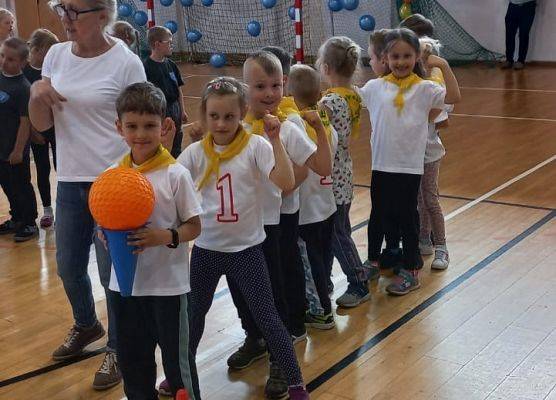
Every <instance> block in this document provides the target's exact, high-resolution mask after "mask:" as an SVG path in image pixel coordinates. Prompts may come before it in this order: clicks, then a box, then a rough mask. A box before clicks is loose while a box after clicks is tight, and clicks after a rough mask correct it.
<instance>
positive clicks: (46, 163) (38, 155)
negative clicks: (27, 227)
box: [31, 130, 56, 207]
mask: <svg viewBox="0 0 556 400" xmlns="http://www.w3.org/2000/svg"><path fill="white" fill-rule="evenodd" d="M41 135H42V136H43V137H44V140H45V143H44V144H35V143H31V150H32V151H33V158H34V160H35V168H36V169H37V186H38V187H39V193H40V195H41V201H42V206H43V207H50V206H51V205H52V199H51V196H50V156H49V151H48V148H49V147H50V148H52V161H53V164H54V170H56V139H55V137H54V131H53V130H50V131H46V132H43V133H41Z"/></svg>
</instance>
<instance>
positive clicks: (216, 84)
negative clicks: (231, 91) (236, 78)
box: [210, 81, 222, 90]
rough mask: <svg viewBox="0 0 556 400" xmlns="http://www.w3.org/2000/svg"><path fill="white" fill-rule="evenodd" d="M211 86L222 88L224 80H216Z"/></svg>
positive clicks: (216, 88)
mask: <svg viewBox="0 0 556 400" xmlns="http://www.w3.org/2000/svg"><path fill="white" fill-rule="evenodd" d="M210 87H211V88H212V89H214V90H220V88H222V81H216V82H214V83H212V84H211V85H210Z"/></svg>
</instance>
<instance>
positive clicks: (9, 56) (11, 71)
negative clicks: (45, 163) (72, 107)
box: [0, 38, 38, 242]
mask: <svg viewBox="0 0 556 400" xmlns="http://www.w3.org/2000/svg"><path fill="white" fill-rule="evenodd" d="M28 56H29V48H28V47H27V44H26V43H25V42H24V41H23V40H21V39H18V38H10V39H7V40H6V41H5V42H4V43H3V44H2V46H1V47H0V69H1V70H2V73H0V120H1V121H2V134H1V135H0V185H1V186H2V189H3V190H4V193H6V196H7V197H8V201H9V203H10V214H11V219H9V220H7V221H5V222H4V223H2V224H0V234H11V233H15V235H14V240H15V241H16V242H24V241H26V240H29V239H31V238H33V237H35V236H37V235H38V228H37V225H36V223H35V220H36V218H37V200H36V198H35V192H34V190H33V186H32V185H31V171H30V160H29V145H28V142H29V134H30V131H31V130H30V126H31V125H30V123H29V113H28V108H27V107H28V104H29V93H30V84H29V81H27V79H26V78H25V76H24V75H23V67H24V66H25V64H26V63H27V57H28Z"/></svg>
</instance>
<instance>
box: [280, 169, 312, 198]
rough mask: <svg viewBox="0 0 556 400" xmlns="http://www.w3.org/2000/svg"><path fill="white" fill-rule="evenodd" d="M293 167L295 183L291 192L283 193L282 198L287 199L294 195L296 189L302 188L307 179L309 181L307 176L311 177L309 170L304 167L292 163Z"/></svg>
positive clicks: (285, 191)
mask: <svg viewBox="0 0 556 400" xmlns="http://www.w3.org/2000/svg"><path fill="white" fill-rule="evenodd" d="M292 167H293V176H294V180H295V183H294V185H293V188H292V189H291V190H284V191H282V197H286V196H289V195H290V194H292V193H293V192H294V190H295V189H297V188H298V187H299V186H301V184H302V183H303V182H304V181H305V179H307V176H308V175H309V168H307V167H306V166H304V165H303V166H299V165H297V164H296V163H292Z"/></svg>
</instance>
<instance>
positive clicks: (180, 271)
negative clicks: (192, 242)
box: [109, 163, 203, 296]
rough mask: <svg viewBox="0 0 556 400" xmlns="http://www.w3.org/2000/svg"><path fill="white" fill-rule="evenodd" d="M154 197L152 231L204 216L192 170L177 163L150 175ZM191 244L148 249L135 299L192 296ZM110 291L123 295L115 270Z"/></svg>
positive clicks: (139, 263)
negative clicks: (190, 278)
mask: <svg viewBox="0 0 556 400" xmlns="http://www.w3.org/2000/svg"><path fill="white" fill-rule="evenodd" d="M144 175H145V177H146V178H147V179H148V180H149V182H151V184H152V186H153V189H154V194H155V205H154V210H153V213H152V214H151V216H150V217H149V220H148V226H149V227H150V228H158V229H168V228H177V227H178V226H179V225H181V223H183V222H185V221H187V220H189V219H190V218H192V217H194V216H196V215H200V214H201V213H202V211H203V210H202V209H201V206H200V204H199V201H198V200H197V197H196V191H195V187H194V186H193V181H192V179H191V175H190V173H189V171H188V170H186V169H185V168H184V167H183V166H182V165H180V164H178V163H174V164H172V165H170V166H168V168H163V169H159V170H155V171H152V172H147V173H145V174H144ZM188 247H189V246H188V244H187V243H186V242H183V243H180V245H179V246H178V247H177V248H175V249H170V248H168V247H167V246H156V247H147V248H145V251H144V252H143V253H141V254H139V256H138V257H137V269H136V270H135V279H134V281H133V292H132V296H176V295H180V294H184V293H187V292H189V291H190V290H191V289H190V286H189V253H188ZM109 287H110V290H114V291H116V292H119V291H120V289H119V286H118V280H117V279H116V274H115V272H114V269H112V273H111V275H110V286H109Z"/></svg>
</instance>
